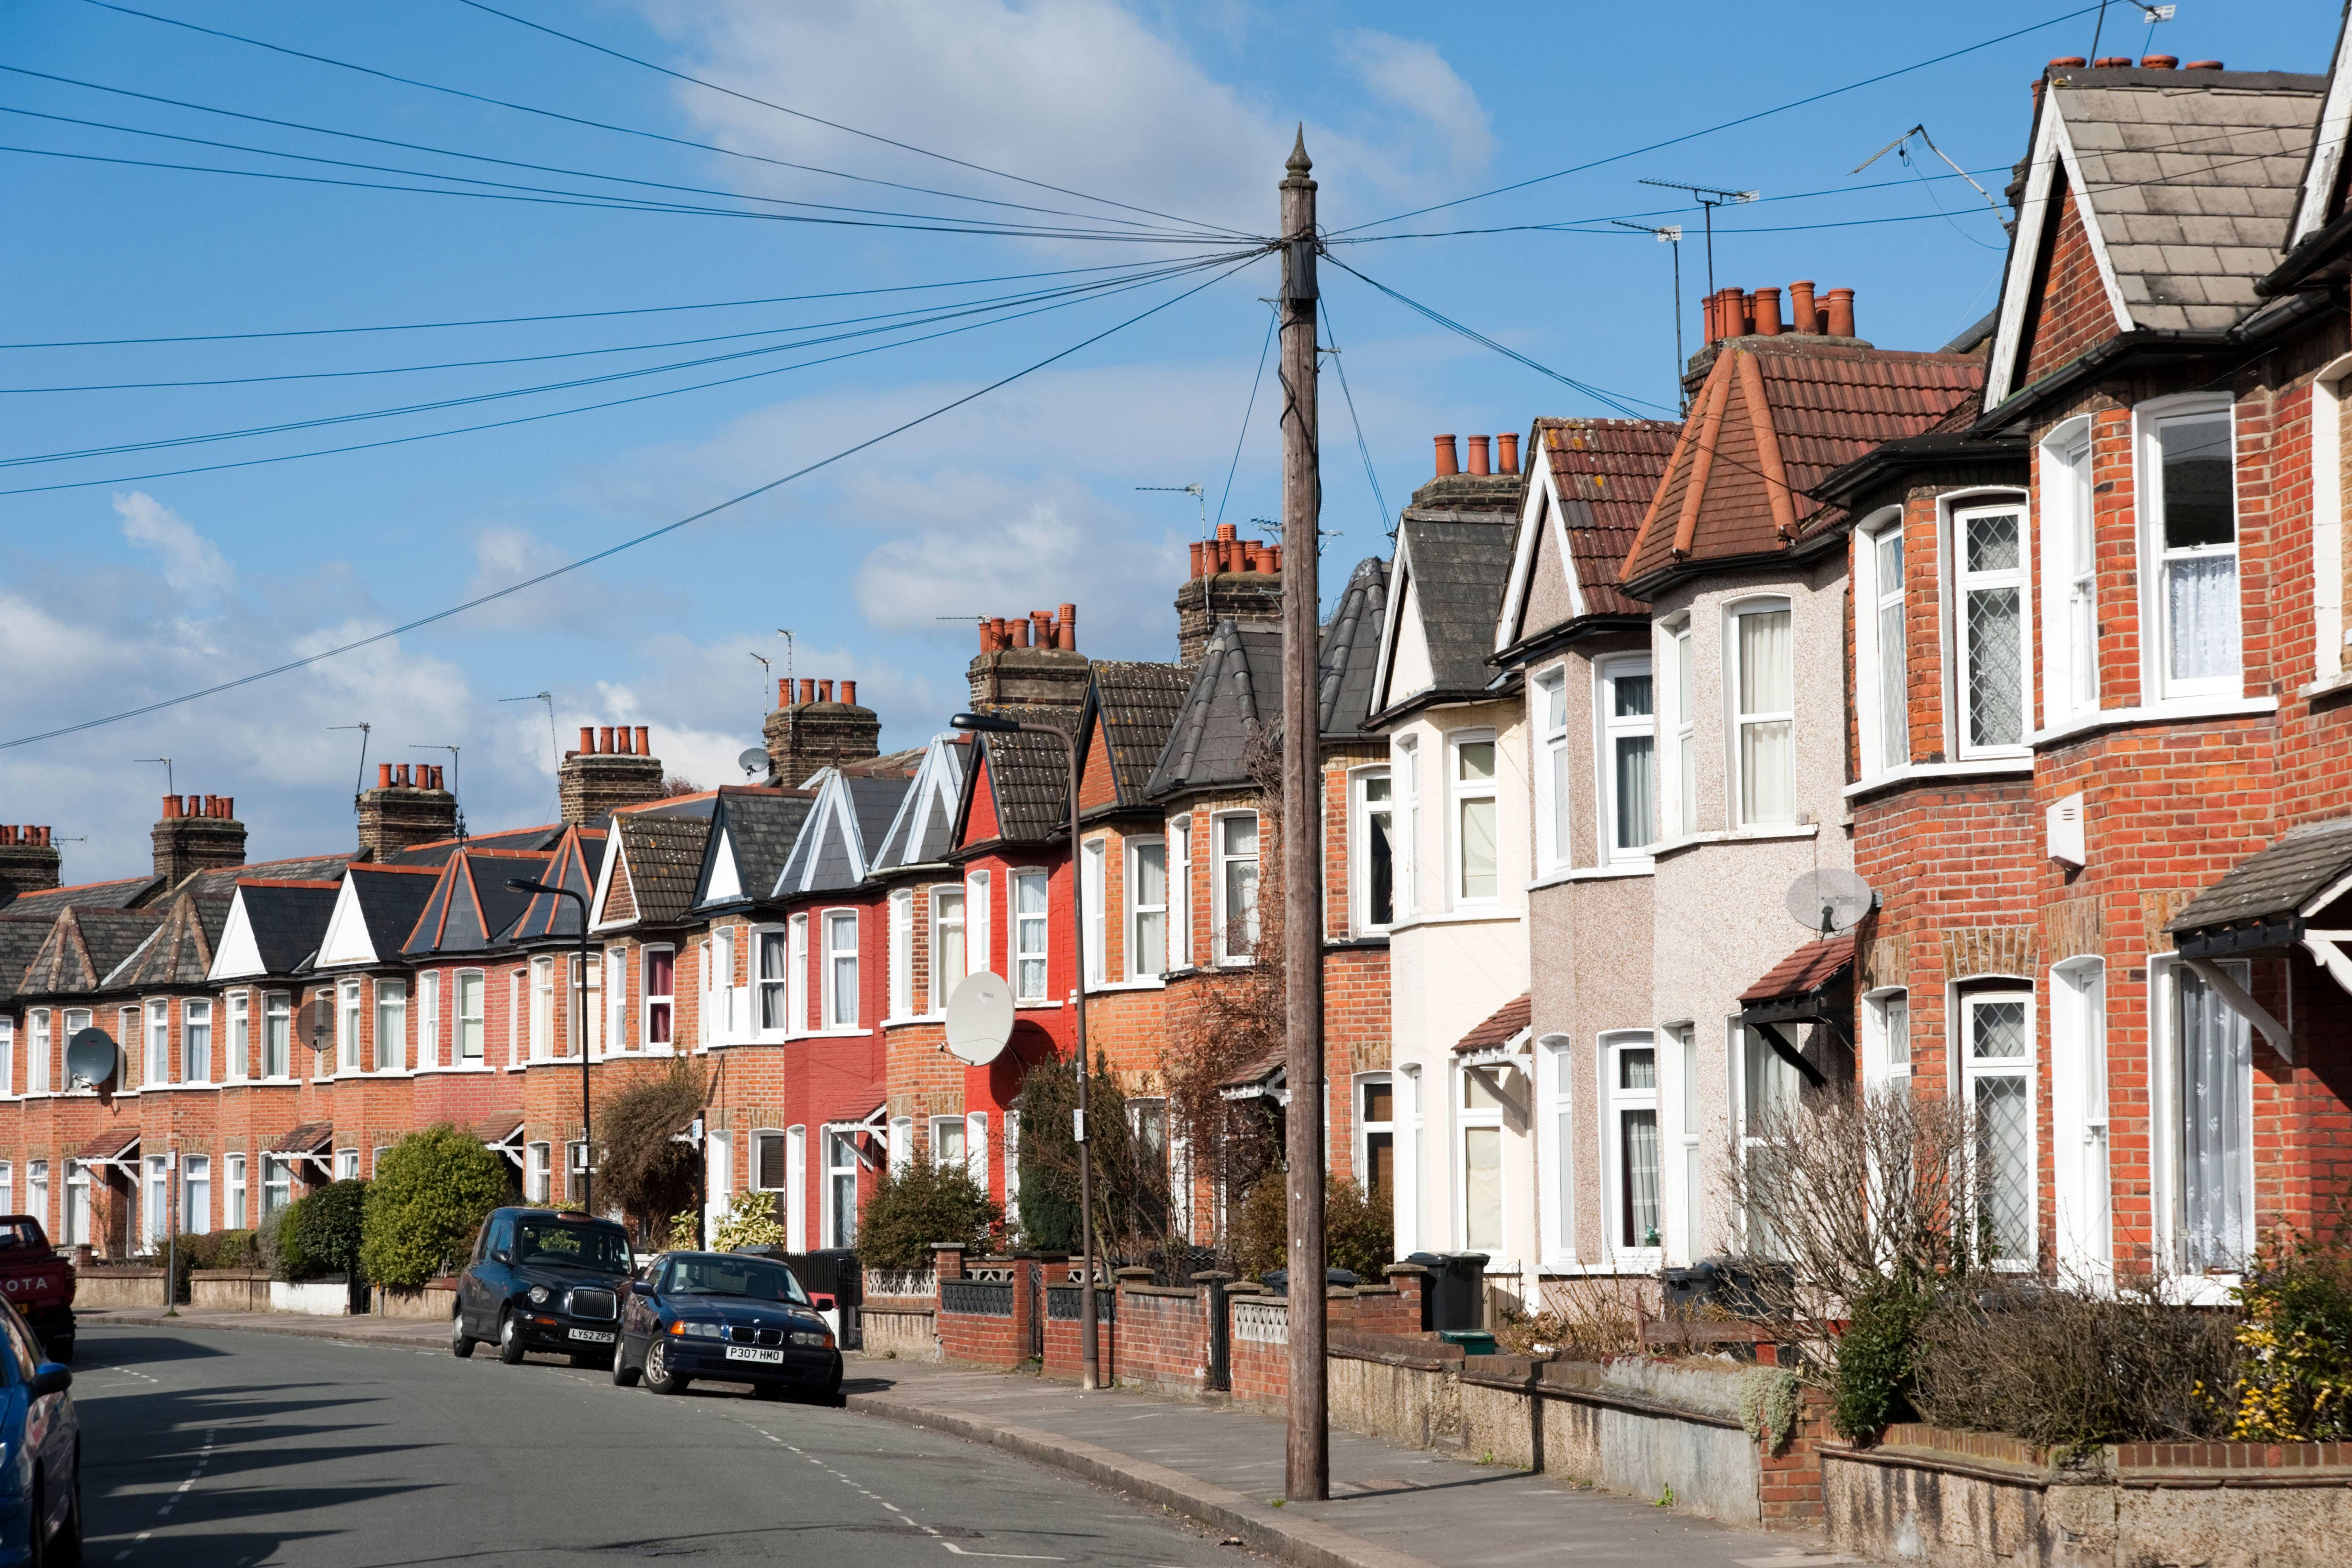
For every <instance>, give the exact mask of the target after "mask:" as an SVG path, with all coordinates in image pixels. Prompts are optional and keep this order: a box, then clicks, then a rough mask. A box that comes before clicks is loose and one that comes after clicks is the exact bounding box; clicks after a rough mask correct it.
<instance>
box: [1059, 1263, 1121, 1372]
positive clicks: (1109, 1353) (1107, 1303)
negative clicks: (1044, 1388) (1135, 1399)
mask: <svg viewBox="0 0 2352 1568" xmlns="http://www.w3.org/2000/svg"><path fill="white" fill-rule="evenodd" d="M1055 1272H1057V1273H1058V1272H1059V1270H1056V1271H1055ZM1081 1305H1082V1302H1081V1300H1080V1298H1079V1295H1078V1289H1077V1287H1076V1286H1074V1285H1049V1286H1047V1287H1046V1288H1045V1363H1044V1365H1045V1375H1046V1376H1048V1377H1080V1376H1083V1375H1084V1374H1085V1372H1086V1353H1087V1352H1086V1339H1085V1335H1083V1334H1082V1333H1081V1332H1080V1329H1081V1328H1083V1327H1084V1325H1083V1324H1081V1323H1080V1322H1079V1321H1078V1311H1079V1309H1080V1307H1081ZM1095 1354H1096V1356H1097V1374H1098V1375H1099V1376H1100V1377H1101V1379H1102V1381H1103V1382H1104V1384H1114V1383H1117V1382H1118V1381H1119V1380H1120V1379H1121V1378H1122V1377H1124V1376H1125V1375H1126V1363H1124V1362H1123V1361H1122V1360H1121V1359H1120V1356H1119V1331H1118V1295H1117V1294H1116V1293H1115V1292H1113V1291H1109V1290H1105V1289H1100V1288H1097V1289H1096V1291H1095Z"/></svg>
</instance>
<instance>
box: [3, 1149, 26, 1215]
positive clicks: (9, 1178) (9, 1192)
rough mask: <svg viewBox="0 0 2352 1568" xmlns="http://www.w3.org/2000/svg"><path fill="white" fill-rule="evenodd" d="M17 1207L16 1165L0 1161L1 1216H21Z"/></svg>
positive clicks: (21, 1211)
mask: <svg viewBox="0 0 2352 1568" xmlns="http://www.w3.org/2000/svg"><path fill="white" fill-rule="evenodd" d="M23 1212H24V1211H23V1210H21V1209H19V1208H17V1206H16V1162H15V1161H13V1160H0V1214H21V1213H23Z"/></svg>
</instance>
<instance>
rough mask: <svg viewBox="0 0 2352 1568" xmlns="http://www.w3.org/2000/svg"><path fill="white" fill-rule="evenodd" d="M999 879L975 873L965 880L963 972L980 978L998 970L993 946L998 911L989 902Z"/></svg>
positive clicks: (990, 874)
mask: <svg viewBox="0 0 2352 1568" xmlns="http://www.w3.org/2000/svg"><path fill="white" fill-rule="evenodd" d="M995 887H996V879H995V877H994V876H993V875H992V873H990V872H988V871H984V870H982V871H973V872H971V874H970V875H968V876H967V877H965V878H964V879H963V972H964V973H966V974H977V973H980V972H981V971H982V970H983V969H991V968H993V967H994V966H995V957H996V954H995V951H994V949H993V946H992V938H993V936H994V933H995V925H996V909H995V906H994V905H993V904H992V903H991V902H990V901H989V895H990V894H991V893H992V892H993V891H994V890H995Z"/></svg>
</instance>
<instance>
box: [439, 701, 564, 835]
mask: <svg viewBox="0 0 2352 1568" xmlns="http://www.w3.org/2000/svg"><path fill="white" fill-rule="evenodd" d="M499 701H501V702H544V703H546V704H547V755H548V758H549V760H550V761H551V762H552V763H554V764H555V815H556V816H559V817H560V816H562V815H563V742H562V741H560V740H558V739H557V738H556V734H555V693H553V692H552V691H534V692H532V693H531V694H530V696H528V697H501V698H499ZM449 755H450V760H451V761H452V762H453V763H454V762H455V761H456V760H457V747H455V746H452V747H450V748H449Z"/></svg>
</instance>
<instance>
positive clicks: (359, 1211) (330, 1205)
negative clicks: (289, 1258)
mask: <svg viewBox="0 0 2352 1568" xmlns="http://www.w3.org/2000/svg"><path fill="white" fill-rule="evenodd" d="M367 1194H368V1184H367V1183H365V1182H363V1181H362V1180H360V1179H359V1178H357V1177H352V1178H351V1179H350V1180H348V1181H341V1182H329V1183H328V1184H326V1185H325V1186H323V1187H320V1189H319V1190H318V1191H317V1192H315V1193H312V1194H310V1196H309V1197H307V1198H304V1199H303V1200H302V1214H301V1217H300V1218H299V1220H296V1221H294V1222H292V1223H293V1224H294V1225H295V1226H296V1227H297V1230H296V1236H297V1237H298V1239H299V1241H300V1244H301V1247H302V1255H303V1256H304V1257H305V1258H309V1259H310V1266H311V1267H312V1268H314V1269H316V1270H317V1271H318V1272H319V1273H320V1274H321V1275H336V1274H341V1275H343V1276H345V1277H349V1276H350V1275H351V1274H352V1271H354V1270H355V1269H357V1268H359V1266H360V1240H361V1237H362V1231H363V1229H364V1226H365V1224H366V1216H367Z"/></svg>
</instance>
